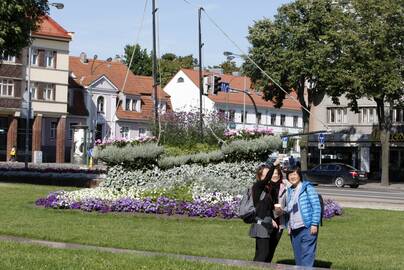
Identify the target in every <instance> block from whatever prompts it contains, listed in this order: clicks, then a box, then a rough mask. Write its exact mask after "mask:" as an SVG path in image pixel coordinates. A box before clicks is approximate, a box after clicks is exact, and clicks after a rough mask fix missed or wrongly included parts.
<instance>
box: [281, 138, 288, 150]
mask: <svg viewBox="0 0 404 270" xmlns="http://www.w3.org/2000/svg"><path fill="white" fill-rule="evenodd" d="M282 148H283V149H286V148H288V137H282Z"/></svg>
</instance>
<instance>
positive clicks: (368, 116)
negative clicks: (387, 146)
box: [358, 108, 377, 124]
mask: <svg viewBox="0 0 404 270" xmlns="http://www.w3.org/2000/svg"><path fill="white" fill-rule="evenodd" d="M358 122H359V123H362V124H373V123H376V122H377V114H376V108H360V109H359V119H358Z"/></svg>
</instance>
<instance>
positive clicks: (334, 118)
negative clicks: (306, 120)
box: [327, 108, 347, 124]
mask: <svg viewBox="0 0 404 270" xmlns="http://www.w3.org/2000/svg"><path fill="white" fill-rule="evenodd" d="M327 118H328V123H333V124H341V123H346V122H347V109H346V108H327Z"/></svg>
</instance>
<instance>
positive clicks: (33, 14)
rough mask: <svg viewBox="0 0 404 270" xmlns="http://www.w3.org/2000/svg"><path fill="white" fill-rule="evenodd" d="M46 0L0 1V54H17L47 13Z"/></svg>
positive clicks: (29, 40) (28, 41) (27, 43)
mask: <svg viewBox="0 0 404 270" xmlns="http://www.w3.org/2000/svg"><path fill="white" fill-rule="evenodd" d="M48 10H49V6H48V1H47V0H1V1H0V55H18V54H19V53H20V52H21V50H22V49H23V48H25V47H27V46H28V45H29V44H30V43H31V39H30V32H31V31H32V32H34V31H35V30H37V29H38V26H39V22H40V20H41V18H42V17H43V16H44V15H46V14H47V13H48Z"/></svg>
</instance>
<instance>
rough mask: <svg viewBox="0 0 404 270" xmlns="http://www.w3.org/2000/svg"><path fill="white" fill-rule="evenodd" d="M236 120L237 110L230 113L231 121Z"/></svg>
mask: <svg viewBox="0 0 404 270" xmlns="http://www.w3.org/2000/svg"><path fill="white" fill-rule="evenodd" d="M235 118H236V111H235V110H230V111H229V120H230V121H232V122H234V119H235Z"/></svg>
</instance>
